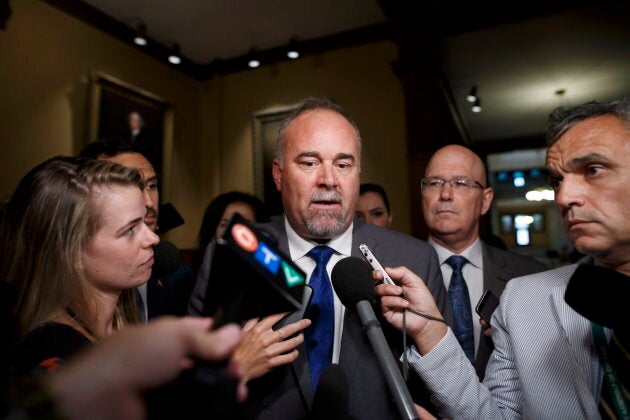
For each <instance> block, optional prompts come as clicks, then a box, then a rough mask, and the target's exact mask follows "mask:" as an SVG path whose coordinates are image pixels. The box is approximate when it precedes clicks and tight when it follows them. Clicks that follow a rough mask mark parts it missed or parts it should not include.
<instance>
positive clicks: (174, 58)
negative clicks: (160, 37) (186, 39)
mask: <svg viewBox="0 0 630 420" xmlns="http://www.w3.org/2000/svg"><path fill="white" fill-rule="evenodd" d="M168 62H169V63H171V64H175V65H177V64H179V63H181V62H182V57H181V54H180V52H179V44H175V45H173V49H172V50H171V52H170V54H169V56H168Z"/></svg>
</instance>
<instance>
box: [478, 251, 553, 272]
mask: <svg viewBox="0 0 630 420" xmlns="http://www.w3.org/2000/svg"><path fill="white" fill-rule="evenodd" d="M481 249H482V254H483V260H484V264H487V263H488V262H489V263H491V264H493V265H494V266H495V268H496V269H497V270H499V271H501V272H502V273H504V274H505V275H506V276H511V277H520V276H524V275H527V274H533V273H539V272H541V271H546V270H548V269H549V267H547V266H546V265H545V264H544V263H542V262H540V261H538V260H537V259H535V258H532V257H528V256H526V255H521V254H518V253H516V252H510V251H505V250H503V249H499V248H495V247H493V246H490V245H487V244H485V243H482V245H481ZM511 277H510V278H511ZM510 278H507V279H506V280H509V279H510Z"/></svg>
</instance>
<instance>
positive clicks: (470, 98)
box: [466, 86, 478, 102]
mask: <svg viewBox="0 0 630 420" xmlns="http://www.w3.org/2000/svg"><path fill="white" fill-rule="evenodd" d="M477 99H478V98H477V86H473V87H472V89H470V92H468V96H466V100H467V101H468V102H475V101H476V100H477Z"/></svg>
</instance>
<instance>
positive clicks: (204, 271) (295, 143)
mask: <svg viewBox="0 0 630 420" xmlns="http://www.w3.org/2000/svg"><path fill="white" fill-rule="evenodd" d="M360 170H361V137H360V134H359V129H358V128H357V126H356V124H355V123H354V122H353V121H352V119H351V118H350V117H349V116H348V115H347V113H346V112H345V111H344V110H343V109H342V108H341V107H339V106H338V105H336V104H333V103H331V102H330V101H328V100H320V99H309V100H307V101H305V102H304V103H303V104H302V105H301V106H300V107H299V108H297V109H296V110H295V111H294V112H293V113H291V114H290V115H289V116H288V117H287V118H286V119H285V120H284V121H283V123H282V125H281V128H280V130H279V133H278V141H277V146H276V159H275V160H274V163H273V178H274V181H275V184H276V187H277V188H278V190H279V191H280V193H281V195H282V204H283V207H284V212H285V213H284V215H283V217H281V218H279V219H278V220H276V221H274V222H272V223H269V224H266V225H262V226H263V227H264V228H265V229H267V230H268V231H269V232H271V233H272V234H273V235H274V236H275V237H277V238H278V246H279V248H280V249H281V250H282V251H284V252H286V253H287V254H288V255H290V256H291V259H292V260H293V261H294V262H295V263H296V264H297V265H298V266H299V267H300V268H302V269H303V270H304V272H305V273H307V275H308V277H309V280H308V281H309V283H310V284H311V286H312V287H313V289H315V290H314V293H313V300H312V301H311V306H316V307H317V308H318V309H319V312H318V315H315V314H314V312H311V313H310V314H309V313H308V312H307V317H310V318H312V324H311V325H310V326H309V327H308V328H307V329H305V330H304V336H305V340H304V341H305V343H302V340H301V339H300V340H298V341H299V342H297V343H296V344H295V346H294V348H290V349H287V348H286V346H284V347H282V346H281V345H280V344H279V343H280V342H281V341H282V339H283V337H286V333H288V332H289V330H286V332H285V331H283V330H278V331H272V330H271V328H268V327H267V328H256V327H253V328H251V331H255V334H258V335H259V336H260V340H259V342H260V347H261V348H260V351H257V352H249V353H254V354H256V355H260V354H269V357H268V358H266V360H265V361H264V364H265V366H271V367H274V368H273V369H272V370H271V372H269V373H267V374H266V375H265V376H263V377H261V378H260V381H252V382H249V386H250V397H249V399H248V401H247V405H248V407H247V408H246V410H247V413H246V414H245V416H246V417H248V418H251V417H255V418H259V419H261V418H265V419H270V418H278V419H301V418H305V417H306V416H308V414H309V412H310V409H311V405H312V402H313V395H314V391H315V389H316V386H317V374H316V372H317V371H318V370H320V369H321V368H322V364H323V365H324V366H325V365H328V364H330V363H338V364H339V365H340V367H341V368H342V369H343V371H344V373H345V375H346V377H347V378H348V410H349V415H350V416H351V417H352V418H356V419H365V418H397V417H398V415H399V413H398V412H397V410H396V406H395V404H394V402H393V399H392V397H391V395H390V393H389V390H388V388H387V383H386V380H385V376H384V374H383V372H382V370H381V367H380V365H379V364H378V361H377V359H376V357H375V355H374V354H373V352H372V349H371V347H370V343H369V341H368V339H367V337H366V336H365V334H364V332H363V330H362V327H361V323H360V322H359V319H358V316H357V315H356V313H355V312H353V311H349V310H346V308H345V307H344V306H343V305H342V304H341V302H340V301H339V300H338V298H337V296H336V295H335V294H334V291H332V290H331V289H332V287H331V285H330V273H331V271H332V268H333V266H334V265H335V264H336V263H337V262H338V261H339V260H341V259H342V258H345V257H348V256H354V257H361V256H362V254H361V252H360V251H359V245H360V244H362V243H365V244H367V245H368V246H369V247H370V248H371V249H372V250H373V251H374V254H375V255H376V257H377V258H378V259H379V260H380V262H381V263H382V264H383V265H384V266H399V265H405V266H407V267H410V269H411V270H413V271H414V272H415V273H416V274H417V275H418V276H420V277H421V278H422V279H423V280H424V281H425V283H426V285H427V287H428V288H429V290H430V291H431V293H432V295H433V297H434V299H435V301H436V302H437V304H438V306H439V307H440V309H441V310H442V311H444V312H442V313H443V314H444V315H445V318H446V319H447V320H450V319H451V313H450V306H449V303H448V301H447V295H446V290H445V288H444V284H443V282H442V276H441V273H440V267H439V264H438V260H437V256H436V254H435V251H434V250H433V249H432V248H431V247H430V246H429V245H428V244H427V243H425V242H423V241H420V240H418V239H415V238H412V237H410V236H408V235H404V234H402V233H399V232H395V231H392V230H389V229H383V228H379V227H376V226H373V225H369V224H366V223H363V222H362V221H360V220H358V219H354V220H353V217H354V215H355V210H356V206H357V201H358V196H359V185H360ZM322 255H325V257H324V261H321V260H320V262H316V261H318V260H319V259H320V258H321V257H322ZM211 259H212V247H208V249H207V250H206V255H205V259H204V263H203V264H202V267H201V269H200V274H199V276H198V278H197V282H196V285H195V290H194V291H193V295H192V297H191V302H190V306H189V312H190V313H192V314H201V313H202V311H203V303H204V302H203V299H204V297H205V293H206V287H207V284H208V275H209V271H210V264H211ZM326 260H327V261H326ZM315 273H317V274H315ZM326 274H327V276H326ZM322 276H323V277H324V278H325V280H323V281H322V280H321V277H322ZM326 289H327V290H328V292H327V293H328V298H326V293H323V291H324V292H325V291H326ZM327 299H329V300H328V301H327ZM311 306H309V311H310V310H311ZM325 314H328V315H329V316H326V315H325ZM266 322H267V321H266V320H265V319H263V320H261V321H259V324H260V325H267V324H266ZM326 323H328V330H327V332H324V333H322V332H320V330H319V328H320V327H321V326H323V325H324V324H326ZM248 327H252V326H251V324H250V325H249V326H248ZM289 327H290V326H288V327H285V328H289ZM292 331H295V330H292ZM246 335H247V332H246ZM276 336H277V337H276ZM248 341H249V340H248V339H244V342H248ZM395 341H396V342H395V343H390V344H391V345H392V346H395V345H398V346H400V344H401V343H402V336H401V335H400V334H399V335H398V336H397V337H396V339H395ZM252 345H255V344H252ZM322 347H325V348H322ZM295 348H297V350H298V352H292V351H294V350H295ZM313 350H315V351H316V352H317V353H318V355H319V356H316V355H315V354H314V353H313ZM236 353H237V354H238V350H237V351H236ZM287 353H290V354H291V355H292V356H291V357H290V358H287V357H286V356H287ZM318 357H319V358H320V364H319V365H317V364H316V363H315V360H316V359H317V358H318ZM245 364H246V365H247V363H245ZM269 369H270V368H268V369H267V370H269ZM247 376H248V374H246V377H247ZM249 376H250V378H252V377H255V376H256V375H249ZM272 379H273V380H274V381H275V382H273V385H270V382H269V381H271V380H272ZM257 382H259V383H257Z"/></svg>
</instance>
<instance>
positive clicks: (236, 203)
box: [193, 191, 269, 273]
mask: <svg viewBox="0 0 630 420" xmlns="http://www.w3.org/2000/svg"><path fill="white" fill-rule="evenodd" d="M237 212H238V213H240V215H241V216H243V217H244V218H245V219H247V220H249V221H250V222H252V223H264V222H268V221H269V214H268V212H267V208H266V207H265V204H264V203H263V202H262V201H261V200H260V199H259V198H258V197H255V196H253V195H250V194H247V193H244V192H240V191H230V192H226V193H223V194H219V195H218V196H217V197H215V198H214V199H213V200H212V201H211V202H210V204H208V207H206V211H205V212H204V214H203V219H202V220H201V227H200V228H199V234H198V238H199V245H198V247H197V254H196V255H195V259H194V264H193V270H194V272H195V273H197V272H198V271H199V266H200V265H201V261H202V260H203V255H204V253H205V251H206V247H207V246H208V244H209V243H210V242H211V241H212V240H217V239H219V238H220V237H221V236H222V235H223V232H224V231H225V227H226V226H227V224H228V222H229V221H230V218H231V217H232V216H233V215H234V213H237Z"/></svg>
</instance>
